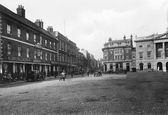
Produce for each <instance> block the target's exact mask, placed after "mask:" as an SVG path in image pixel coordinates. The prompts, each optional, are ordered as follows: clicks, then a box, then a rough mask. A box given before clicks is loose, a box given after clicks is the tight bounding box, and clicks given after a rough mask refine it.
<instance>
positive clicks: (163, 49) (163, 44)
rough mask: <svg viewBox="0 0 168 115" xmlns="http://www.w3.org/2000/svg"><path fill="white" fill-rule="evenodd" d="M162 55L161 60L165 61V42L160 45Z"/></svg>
mask: <svg viewBox="0 0 168 115" xmlns="http://www.w3.org/2000/svg"><path fill="white" fill-rule="evenodd" d="M162 47H163V48H162V52H163V53H162V54H163V59H165V42H163V43H162Z"/></svg>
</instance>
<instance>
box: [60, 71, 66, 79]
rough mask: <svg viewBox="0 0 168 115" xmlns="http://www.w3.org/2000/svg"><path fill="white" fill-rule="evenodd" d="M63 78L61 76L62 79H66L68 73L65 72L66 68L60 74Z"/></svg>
mask: <svg viewBox="0 0 168 115" xmlns="http://www.w3.org/2000/svg"><path fill="white" fill-rule="evenodd" d="M60 77H61V78H60V80H63V81H65V78H66V73H65V70H63V71H62V73H61V76H60Z"/></svg>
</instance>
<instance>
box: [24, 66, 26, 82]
mask: <svg viewBox="0 0 168 115" xmlns="http://www.w3.org/2000/svg"><path fill="white" fill-rule="evenodd" d="M25 76H26V75H25V64H23V79H25Z"/></svg>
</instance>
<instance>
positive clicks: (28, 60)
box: [7, 56, 30, 62]
mask: <svg viewBox="0 0 168 115" xmlns="http://www.w3.org/2000/svg"><path fill="white" fill-rule="evenodd" d="M7 59H8V60H15V61H27V62H30V59H29V58H22V57H14V56H8V58H7Z"/></svg>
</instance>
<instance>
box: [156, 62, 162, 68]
mask: <svg viewBox="0 0 168 115" xmlns="http://www.w3.org/2000/svg"><path fill="white" fill-rule="evenodd" d="M157 69H158V70H162V63H161V62H158V63H157Z"/></svg>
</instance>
